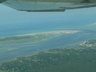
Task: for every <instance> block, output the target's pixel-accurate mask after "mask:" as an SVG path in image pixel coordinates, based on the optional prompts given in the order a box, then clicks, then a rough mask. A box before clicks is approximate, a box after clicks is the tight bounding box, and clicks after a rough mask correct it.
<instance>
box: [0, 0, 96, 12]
mask: <svg viewBox="0 0 96 72" xmlns="http://www.w3.org/2000/svg"><path fill="white" fill-rule="evenodd" d="M0 3H2V4H4V5H6V6H9V7H11V8H14V9H16V10H19V11H27V12H63V11H65V10H67V9H78V8H87V7H96V0H0Z"/></svg>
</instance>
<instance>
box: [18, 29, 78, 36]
mask: <svg viewBox="0 0 96 72" xmlns="http://www.w3.org/2000/svg"><path fill="white" fill-rule="evenodd" d="M77 32H79V31H76V30H62V31H50V32H41V33H30V34H24V35H17V36H30V35H40V34H43V35H48V34H53V35H57V34H71V33H77Z"/></svg>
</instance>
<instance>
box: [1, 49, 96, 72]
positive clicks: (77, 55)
mask: <svg viewBox="0 0 96 72" xmlns="http://www.w3.org/2000/svg"><path fill="white" fill-rule="evenodd" d="M0 70H1V71H0V72H96V48H95V49H93V48H87V47H82V49H80V47H74V48H56V49H50V50H46V51H42V52H39V53H37V54H33V55H29V56H26V57H18V58H15V59H13V60H11V61H9V62H4V63H2V64H1V65H0Z"/></svg>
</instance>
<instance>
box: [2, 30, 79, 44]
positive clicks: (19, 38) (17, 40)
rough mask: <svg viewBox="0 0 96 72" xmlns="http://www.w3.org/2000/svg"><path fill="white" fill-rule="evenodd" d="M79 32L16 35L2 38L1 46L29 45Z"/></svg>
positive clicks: (65, 31) (63, 31) (64, 31)
mask: <svg viewBox="0 0 96 72" xmlns="http://www.w3.org/2000/svg"><path fill="white" fill-rule="evenodd" d="M77 32H79V31H76V30H62V31H51V32H42V33H30V34H25V35H16V36H9V37H1V38H0V44H1V45H6V44H21V43H28V42H34V41H40V40H43V39H49V38H52V37H51V36H48V35H62V34H72V33H77Z"/></svg>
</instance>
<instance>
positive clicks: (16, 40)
mask: <svg viewBox="0 0 96 72" xmlns="http://www.w3.org/2000/svg"><path fill="white" fill-rule="evenodd" d="M47 38H50V37H47V36H46V35H43V34H40V35H29V36H27V35H25V36H12V37H2V38H0V44H20V43H27V42H34V41H39V40H42V39H47Z"/></svg>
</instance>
